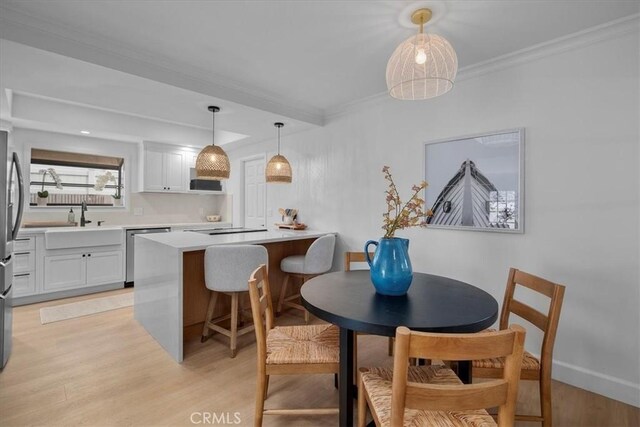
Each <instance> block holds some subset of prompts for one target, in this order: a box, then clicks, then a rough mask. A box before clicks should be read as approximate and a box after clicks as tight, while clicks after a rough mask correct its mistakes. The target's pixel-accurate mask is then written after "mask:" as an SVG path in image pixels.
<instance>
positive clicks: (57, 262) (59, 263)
mask: <svg viewBox="0 0 640 427" xmlns="http://www.w3.org/2000/svg"><path fill="white" fill-rule="evenodd" d="M85 260H86V254H73V255H56V256H46V257H44V290H45V291H56V290H59V289H69V288H78V287H82V286H84V285H85V284H86V283H87V263H86V261H85Z"/></svg>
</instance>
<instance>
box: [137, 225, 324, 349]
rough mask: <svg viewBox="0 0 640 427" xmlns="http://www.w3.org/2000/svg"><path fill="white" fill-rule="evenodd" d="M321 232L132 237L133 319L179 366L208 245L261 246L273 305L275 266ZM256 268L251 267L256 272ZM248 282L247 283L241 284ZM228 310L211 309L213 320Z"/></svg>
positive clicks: (197, 310) (191, 333)
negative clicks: (265, 257) (267, 259)
mask: <svg viewBox="0 0 640 427" xmlns="http://www.w3.org/2000/svg"><path fill="white" fill-rule="evenodd" d="M326 234H331V233H328V232H322V231H312V230H304V231H290V230H270V231H261V232H253V233H240V234H224V235H208V234H200V233H195V232H172V233H161V234H149V235H141V236H137V237H136V245H135V277H134V280H135V286H134V316H135V319H136V320H137V321H138V322H139V323H140V324H141V325H142V326H144V328H145V329H146V330H147V331H148V332H149V333H150V334H151V335H152V336H153V337H154V338H155V339H156V341H158V343H160V345H161V346H162V347H163V348H164V349H165V350H166V351H167V352H168V353H169V354H170V355H171V357H173V358H174V359H175V360H176V361H178V362H182V360H183V357H184V354H183V348H184V341H186V340H190V339H195V338H199V337H200V335H201V333H202V327H203V324H204V320H205V317H206V311H207V304H208V303H209V291H208V289H207V288H206V286H205V282H204V251H205V249H206V248H207V247H209V246H214V245H238V244H252V245H262V246H264V247H265V248H267V251H268V253H269V281H270V283H271V288H272V297H273V298H274V299H277V297H278V295H279V293H280V286H281V283H282V279H283V278H284V274H283V273H282V271H281V270H280V260H282V258H284V257H287V256H289V255H301V254H304V253H305V252H306V251H307V249H308V247H309V246H310V245H311V243H313V241H314V240H315V239H317V238H318V237H321V236H324V235H326ZM256 267H257V266H256ZM248 279H249V278H248V277H247V280H248ZM225 310H226V311H227V312H228V310H229V308H228V307H224V306H221V307H217V309H216V314H215V315H216V316H217V315H218V314H221V313H222V312H223V311H225Z"/></svg>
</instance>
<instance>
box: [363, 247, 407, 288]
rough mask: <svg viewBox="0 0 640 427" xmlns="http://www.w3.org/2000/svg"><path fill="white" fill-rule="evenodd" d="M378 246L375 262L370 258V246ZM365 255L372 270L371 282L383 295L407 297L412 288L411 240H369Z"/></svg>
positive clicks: (374, 257)
mask: <svg viewBox="0 0 640 427" xmlns="http://www.w3.org/2000/svg"><path fill="white" fill-rule="evenodd" d="M370 245H376V252H375V254H374V255H373V261H372V260H371V258H370V257H369V246H370ZM364 253H365V254H366V256H367V262H368V263H369V267H370V268H371V281H372V282H373V286H374V287H375V288H376V292H377V293H379V294H381V295H391V296H401V295H405V294H406V293H407V291H408V290H409V286H411V280H412V279H413V269H412V268H411V260H410V259H409V240H408V239H400V238H398V237H392V238H382V239H380V242H376V241H375V240H369V241H368V242H367V243H365V245H364Z"/></svg>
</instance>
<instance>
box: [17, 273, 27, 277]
mask: <svg viewBox="0 0 640 427" xmlns="http://www.w3.org/2000/svg"><path fill="white" fill-rule="evenodd" d="M30 274H31V273H22V274H14V275H13V277H24V276H29V275H30Z"/></svg>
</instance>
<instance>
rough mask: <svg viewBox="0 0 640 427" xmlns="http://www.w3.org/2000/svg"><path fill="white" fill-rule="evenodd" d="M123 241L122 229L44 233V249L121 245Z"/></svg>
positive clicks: (52, 231) (82, 229) (68, 230)
mask: <svg viewBox="0 0 640 427" xmlns="http://www.w3.org/2000/svg"><path fill="white" fill-rule="evenodd" d="M123 241H124V231H123V230H122V228H106V227H101V228H89V229H86V228H74V229H62V230H47V231H46V232H45V233H44V246H45V248H46V249H68V248H84V247H89V246H110V245H121V244H122V242H123Z"/></svg>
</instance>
